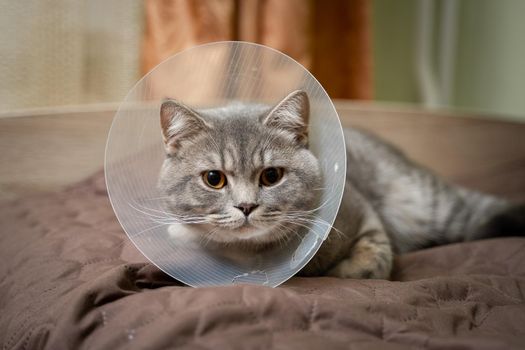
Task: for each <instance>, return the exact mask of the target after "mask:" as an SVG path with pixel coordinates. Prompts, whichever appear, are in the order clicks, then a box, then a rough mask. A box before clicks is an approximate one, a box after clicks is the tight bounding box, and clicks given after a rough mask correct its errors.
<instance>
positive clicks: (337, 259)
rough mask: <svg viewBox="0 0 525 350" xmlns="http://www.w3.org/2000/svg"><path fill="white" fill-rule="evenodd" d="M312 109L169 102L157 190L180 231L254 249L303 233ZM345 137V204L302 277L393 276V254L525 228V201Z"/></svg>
mask: <svg viewBox="0 0 525 350" xmlns="http://www.w3.org/2000/svg"><path fill="white" fill-rule="evenodd" d="M309 113H310V108H309V98H308V95H307V94H306V92H304V91H301V90H298V91H294V92H292V93H290V94H289V95H288V96H286V97H285V98H283V99H282V100H281V101H280V102H279V103H277V104H276V105H275V106H266V105H261V104H245V103H234V104H230V105H227V106H225V107H220V108H212V109H206V110H193V109H191V108H190V107H187V106H185V105H184V104H182V103H181V102H179V101H175V100H169V99H168V100H165V101H164V102H163V103H162V105H161V107H160V124H161V129H162V136H163V140H164V145H165V150H166V159H165V161H164V163H163V165H162V169H161V172H160V176H159V187H160V189H161V191H162V192H164V193H165V194H166V196H167V197H168V206H169V210H170V212H171V213H172V214H173V215H174V217H176V218H179V219H180V221H181V222H189V224H188V225H183V226H184V227H185V228H186V231H187V232H184V234H189V235H190V236H195V237H199V238H201V239H203V240H206V241H213V242H215V243H218V244H224V245H231V244H234V245H235V244H239V246H243V247H244V248H246V247H251V248H254V249H260V248H261V247H267V246H268V245H272V244H273V243H275V242H282V241H286V240H287V239H289V238H290V237H293V236H294V234H296V233H297V232H298V231H300V230H301V227H304V223H305V222H307V220H308V219H307V215H306V213H309V212H311V211H312V210H315V207H316V205H317V204H318V203H317V200H318V199H317V194H318V193H319V192H318V191H316V189H319V187H320V186H321V183H322V174H321V171H320V166H319V163H318V160H317V159H316V157H315V156H314V155H313V154H312V152H310V150H309V149H308V118H309ZM344 136H345V141H346V147H347V163H348V169H349V170H348V171H347V174H346V183H345V190H344V194H343V200H342V203H341V207H340V209H339V213H338V215H337V218H336V221H335V223H334V228H333V229H332V230H331V232H330V234H329V235H328V238H327V239H326V240H325V242H324V243H323V244H322V246H321V248H320V249H319V251H318V252H317V254H316V255H315V256H314V258H313V259H312V260H311V261H310V262H309V263H308V264H307V265H306V266H305V267H304V268H303V269H302V270H301V272H300V274H301V275H305V276H319V275H327V276H334V277H340V278H377V279H388V278H389V276H390V274H391V270H392V261H393V256H394V254H396V253H397V254H399V253H405V252H409V251H413V250H416V249H421V248H424V247H428V246H432V245H439V244H445V243H451V242H459V241H466V240H473V239H481V238H487V237H490V236H493V235H497V234H510V235H523V234H524V233H525V206H523V205H518V206H516V205H512V204H510V203H508V202H507V201H506V200H504V199H500V198H496V197H494V196H490V195H486V194H482V193H478V192H475V191H471V190H468V189H465V188H462V187H459V186H454V185H451V184H448V183H446V182H445V181H444V180H442V179H441V178H439V177H438V176H436V175H434V174H433V173H432V172H431V171H430V170H428V169H425V168H423V167H422V166H419V165H417V164H415V163H414V162H412V161H410V160H409V159H408V158H407V157H406V156H405V155H404V154H403V153H402V152H401V151H400V150H398V149H396V148H395V147H394V146H392V145H390V144H388V143H387V142H385V141H382V140H380V139H379V138H377V137H376V136H374V135H372V134H370V133H368V132H366V131H363V130H359V129H353V128H347V129H345V130H344ZM196 222H198V223H199V224H197V225H195V224H194V223H196ZM502 229H503V230H502ZM177 230H178V231H180V230H181V228H180V226H178V227H177ZM183 231H184V230H183ZM244 248H243V249H244Z"/></svg>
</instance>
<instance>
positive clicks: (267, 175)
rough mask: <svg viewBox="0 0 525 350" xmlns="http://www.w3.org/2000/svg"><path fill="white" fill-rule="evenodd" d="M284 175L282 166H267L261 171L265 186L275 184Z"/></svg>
mask: <svg viewBox="0 0 525 350" xmlns="http://www.w3.org/2000/svg"><path fill="white" fill-rule="evenodd" d="M282 177H283V169H282V168H266V169H264V170H263V172H262V173H261V184H262V185H263V186H273V185H275V184H276V183H277V182H279V180H281V178H282Z"/></svg>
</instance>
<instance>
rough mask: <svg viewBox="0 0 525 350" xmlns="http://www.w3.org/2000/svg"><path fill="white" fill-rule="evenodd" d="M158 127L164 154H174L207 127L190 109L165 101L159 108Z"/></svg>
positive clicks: (168, 100) (175, 102)
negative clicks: (164, 148)
mask: <svg viewBox="0 0 525 350" xmlns="http://www.w3.org/2000/svg"><path fill="white" fill-rule="evenodd" d="M160 126H161V127H162V136H163V138H164V145H165V147H166V153H168V154H174V153H175V152H176V151H177V149H178V147H179V146H180V145H181V143H184V142H185V141H188V140H191V139H192V138H193V137H195V136H196V135H197V134H199V133H200V132H202V131H204V130H205V129H206V128H207V127H208V125H207V124H206V122H205V121H204V120H203V119H202V118H201V117H199V116H198V115H197V113H196V112H195V111H193V110H192V109H191V108H189V107H187V106H185V105H183V104H181V103H179V102H177V101H175V100H170V99H166V100H164V101H163V102H162V105H161V106H160Z"/></svg>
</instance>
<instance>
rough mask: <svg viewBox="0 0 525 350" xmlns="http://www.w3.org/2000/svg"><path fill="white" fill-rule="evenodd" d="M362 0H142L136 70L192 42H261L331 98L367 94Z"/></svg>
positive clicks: (368, 65)
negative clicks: (305, 73)
mask: <svg viewBox="0 0 525 350" xmlns="http://www.w3.org/2000/svg"><path fill="white" fill-rule="evenodd" d="M369 12H370V3H369V1H367V0H331V1H321V0H242V1H241V0H213V1H212V0H162V1H159V0H146V1H145V13H146V24H145V25H146V30H145V37H144V43H143V54H142V73H146V72H148V71H149V70H150V69H152V68H153V67H154V66H155V65H157V64H158V63H160V62H161V61H162V60H164V59H166V58H168V57H169V56H171V55H173V54H175V53H177V52H179V51H182V50H184V49H186V48H189V47H191V46H194V45H198V44H203V43H207V42H212V41H220V40H243V41H251V42H256V43H260V44H264V45H267V46H270V47H273V48H275V49H278V50H280V51H282V52H284V53H286V54H288V55H289V56H291V57H293V58H294V59H296V60H297V61H299V62H300V63H301V64H303V65H304V66H305V67H306V68H308V69H309V70H310V72H312V74H314V76H315V77H316V78H317V79H318V80H319V81H320V82H321V84H322V85H323V86H324V88H325V89H326V90H327V92H328V94H329V95H330V96H331V97H332V98H352V99H370V98H372V76H371V74H372V70H371V68H372V67H371V53H370V49H371V43H370V40H371V33H370V18H369V17H370V13H369Z"/></svg>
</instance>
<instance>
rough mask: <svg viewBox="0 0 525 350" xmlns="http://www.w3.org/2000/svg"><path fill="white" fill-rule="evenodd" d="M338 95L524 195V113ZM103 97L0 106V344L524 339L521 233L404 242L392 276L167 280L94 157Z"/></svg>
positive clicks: (423, 157) (372, 344)
mask: <svg viewBox="0 0 525 350" xmlns="http://www.w3.org/2000/svg"><path fill="white" fill-rule="evenodd" d="M337 108H338V110H339V112H340V114H341V118H342V121H343V124H345V125H358V126H361V127H365V128H368V129H371V130H372V131H375V132H376V133H379V134H380V135H382V136H384V137H386V138H388V139H390V140H391V141H392V142H394V143H396V144H398V145H399V146H400V147H402V148H403V149H405V150H406V151H407V152H408V153H409V154H410V156H412V157H413V158H416V159H417V160H419V161H421V162H423V163H424V164H425V165H427V166H429V167H431V168H432V169H434V170H435V171H436V172H438V173H440V174H441V175H443V176H445V177H447V178H448V179H450V180H453V181H456V182H459V183H461V184H463V185H466V186H469V187H473V188H477V189H481V190H484V191H486V192H490V193H494V194H498V195H501V196H505V197H508V198H511V199H513V200H518V201H519V200H525V181H523V179H525V137H524V136H525V125H523V124H519V123H513V122H510V121H495V120H488V119H483V118H480V117H472V116H450V115H449V114H448V113H447V114H445V113H435V112H426V111H421V110H411V109H408V110H407V109H395V108H387V109H385V108H383V107H377V106H369V105H359V104H355V103H349V102H344V101H340V102H338V103H337ZM113 113H114V110H113V107H112V106H109V107H107V106H103V107H99V108H98V109H94V110H93V109H92V110H65V111H44V112H41V113H39V115H35V113H33V112H32V113H31V115H26V114H21V115H17V116H9V117H6V116H4V117H3V118H0V145H1V147H2V150H3V152H2V154H1V155H0V157H1V158H0V164H1V165H2V167H1V169H0V186H1V187H0V188H1V189H2V204H0V224H1V225H0V227H1V231H0V256H1V259H2V260H1V264H0V304H1V310H2V313H1V315H0V344H2V346H3V349H52V350H55V349H120V348H122V349H170V348H195V349H223V348H250V349H251V348H253V349H272V348H275V349H293V348H301V349H310V348H311V349H318V348H329V349H339V348H341V349H378V348H380V349H398V348H399V349H407V348H428V349H438V348H440V349H441V348H455V349H460V348H461V349H522V348H524V347H525V239H524V238H497V239H490V240H483V241H476V242H466V243H458V244H452V245H447V246H441V247H436V248H431V249H426V250H421V251H418V252H414V253H410V254H405V255H402V256H398V257H396V261H395V269H394V274H393V276H392V277H393V278H392V281H384V280H341V279H335V278H327V277H322V278H299V277H294V278H292V279H290V280H289V281H287V282H286V283H285V284H284V285H282V286H280V287H278V288H268V287H263V286H250V285H235V286H226V287H214V288H199V289H192V288H189V287H186V286H183V285H181V284H180V283H177V282H176V281H174V280H173V279H171V278H170V277H169V276H167V275H165V274H164V273H162V272H161V271H159V270H158V269H157V268H156V267H154V266H153V265H152V264H151V263H149V262H148V261H146V260H145V258H144V257H142V256H141V254H140V253H139V252H138V251H137V250H136V249H135V248H134V246H133V245H132V244H131V243H130V242H129V241H128V240H127V238H126V236H125V234H124V233H123V231H122V229H121V227H120V226H119V224H118V222H117V220H116V218H115V216H114V214H113V212H112V210H111V206H110V204H109V201H108V198H107V193H106V190H105V183H104V178H103V173H102V172H101V171H100V167H101V164H102V160H103V148H104V140H105V133H106V132H107V128H108V127H109V124H110V121H111V116H112V115H113ZM93 173H94V174H93ZM502 234H504V233H502Z"/></svg>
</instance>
